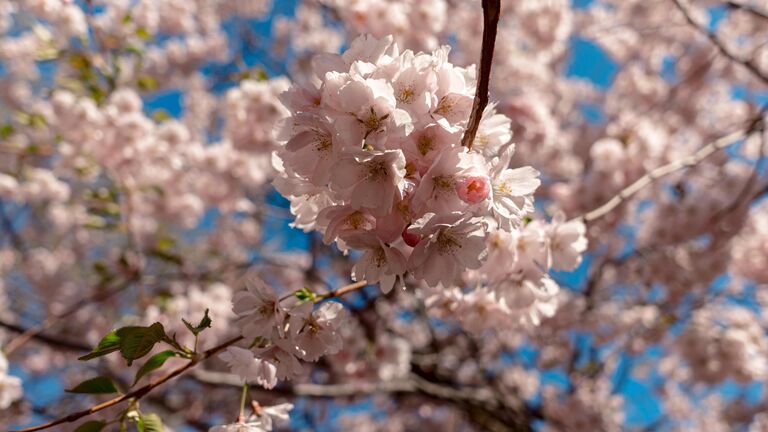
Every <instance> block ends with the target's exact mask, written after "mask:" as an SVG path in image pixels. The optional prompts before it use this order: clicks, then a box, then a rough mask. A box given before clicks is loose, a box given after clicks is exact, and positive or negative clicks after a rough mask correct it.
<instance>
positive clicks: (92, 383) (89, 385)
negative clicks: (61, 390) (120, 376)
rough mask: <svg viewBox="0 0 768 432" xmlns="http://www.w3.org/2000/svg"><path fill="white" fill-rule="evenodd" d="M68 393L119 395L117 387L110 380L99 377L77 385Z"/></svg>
mask: <svg viewBox="0 0 768 432" xmlns="http://www.w3.org/2000/svg"><path fill="white" fill-rule="evenodd" d="M67 392H68V393H85V394H110V393H119V392H120V391H119V390H118V389H117V385H115V382H114V381H112V380H111V379H110V378H107V377H103V376H99V377H96V378H91V379H89V380H85V381H83V382H81V383H80V384H78V385H76V386H75V388H73V389H70V390H67Z"/></svg>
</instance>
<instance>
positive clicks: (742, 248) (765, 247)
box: [732, 201, 768, 284]
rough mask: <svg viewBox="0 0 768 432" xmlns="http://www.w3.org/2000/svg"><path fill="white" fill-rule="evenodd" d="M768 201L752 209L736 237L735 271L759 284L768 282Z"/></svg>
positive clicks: (734, 247) (734, 246)
mask: <svg viewBox="0 0 768 432" xmlns="http://www.w3.org/2000/svg"><path fill="white" fill-rule="evenodd" d="M766 214H768V201H763V202H762V203H760V204H758V205H757V206H755V207H754V208H752V209H751V210H750V213H749V217H748V218H747V222H746V226H745V227H744V229H743V230H742V231H741V233H740V234H739V235H738V236H737V237H736V238H735V239H734V245H733V256H734V259H733V261H732V267H733V271H734V273H736V274H737V275H740V276H743V277H745V278H748V279H750V280H753V281H755V282H757V283H759V284H766V283H768V218H766V217H765V215H766Z"/></svg>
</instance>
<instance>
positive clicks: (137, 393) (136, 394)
mask: <svg viewBox="0 0 768 432" xmlns="http://www.w3.org/2000/svg"><path fill="white" fill-rule="evenodd" d="M367 284H368V283H367V282H366V281H364V280H362V281H359V282H355V283H353V284H349V285H345V286H343V287H341V288H339V289H335V290H333V291H329V292H327V293H326V294H323V295H321V296H318V298H317V300H324V299H327V298H331V297H337V296H341V295H344V294H346V293H349V292H352V291H355V290H358V289H360V288H362V287H364V286H366V285H367ZM291 295H293V294H291ZM289 296H290V295H289ZM241 340H243V336H238V337H236V338H233V339H230V340H228V341H226V342H224V343H222V344H221V345H218V346H216V347H214V348H211V349H209V350H207V351H204V352H203V353H202V354H200V355H198V356H195V357H194V358H192V360H190V361H189V363H187V364H185V365H184V366H182V367H180V368H177V369H175V370H173V371H172V372H170V373H169V374H167V375H165V376H163V377H161V378H160V379H158V380H156V381H153V382H151V383H149V384H147V385H145V386H143V387H140V388H138V389H136V390H134V391H132V392H130V393H126V394H124V395H122V396H120V397H116V398H114V399H110V400H108V401H106V402H104V403H101V404H98V405H94V406H92V407H90V408H88V409H85V410H82V411H78V412H76V413H73V414H69V415H67V416H65V417H61V418H59V419H57V420H54V421H51V422H48V423H45V424H42V425H38V426H34V427H31V428H27V429H20V430H18V431H16V432H33V431H39V430H44V429H48V428H51V427H53V426H56V425H60V424H63V423H70V422H74V421H77V420H79V419H81V418H83V417H86V416H89V415H91V414H94V413H96V412H99V411H102V410H105V409H107V408H110V407H112V406H115V405H118V404H120V403H121V402H124V401H126V400H129V399H141V398H142V397H143V396H145V395H146V394H147V393H149V392H151V391H152V390H153V389H154V388H156V387H159V386H160V385H162V384H164V383H165V382H167V381H169V380H171V379H173V378H175V377H177V376H179V375H182V374H183V373H185V372H186V371H188V370H189V369H192V368H193V367H195V366H196V365H197V364H198V363H200V362H202V361H203V360H206V359H208V358H210V357H212V356H214V355H216V354H217V353H219V352H220V351H223V350H224V349H225V348H227V347H229V346H230V345H233V344H235V343H237V342H239V341H241Z"/></svg>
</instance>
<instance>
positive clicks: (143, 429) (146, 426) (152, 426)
mask: <svg viewBox="0 0 768 432" xmlns="http://www.w3.org/2000/svg"><path fill="white" fill-rule="evenodd" d="M137 426H138V429H139V432H163V431H164V430H165V428H163V421H162V420H161V419H160V416H159V415H157V414H147V415H143V416H141V417H140V418H139V422H138V423H137Z"/></svg>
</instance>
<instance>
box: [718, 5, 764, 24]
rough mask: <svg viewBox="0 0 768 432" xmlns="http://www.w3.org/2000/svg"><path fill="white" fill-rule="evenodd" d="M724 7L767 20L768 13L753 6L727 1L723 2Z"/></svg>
mask: <svg viewBox="0 0 768 432" xmlns="http://www.w3.org/2000/svg"><path fill="white" fill-rule="evenodd" d="M725 5H726V6H728V8H730V9H740V10H743V11H744V12H747V13H749V14H751V15H754V16H755V17H757V18H760V19H764V20H768V12H766V11H763V10H760V9H758V8H756V7H754V6H751V5H748V4H744V3H739V2H735V1H727V2H725Z"/></svg>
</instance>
